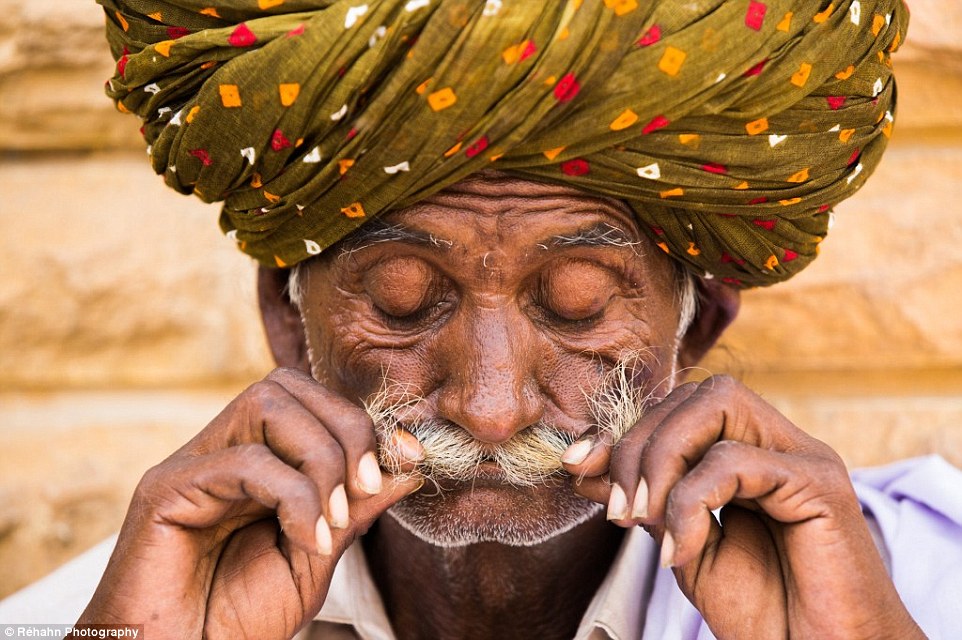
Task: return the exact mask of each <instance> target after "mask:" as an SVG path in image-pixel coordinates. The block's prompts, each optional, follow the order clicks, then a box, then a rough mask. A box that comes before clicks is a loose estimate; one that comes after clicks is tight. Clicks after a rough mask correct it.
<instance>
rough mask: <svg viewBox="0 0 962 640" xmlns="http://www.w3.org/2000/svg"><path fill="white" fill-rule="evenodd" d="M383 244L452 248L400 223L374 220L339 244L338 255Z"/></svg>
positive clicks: (440, 240) (429, 234)
mask: <svg viewBox="0 0 962 640" xmlns="http://www.w3.org/2000/svg"><path fill="white" fill-rule="evenodd" d="M385 242H402V243H404V244H410V245H415V246H421V247H435V248H437V249H442V250H447V249H450V248H451V247H452V246H454V242H452V241H451V240H446V239H444V238H438V237H437V236H435V235H434V234H432V233H426V232H424V231H420V230H418V229H412V228H410V227H407V226H405V225H403V224H400V223H393V224H392V223H389V222H385V221H384V220H381V219H380V218H375V219H374V220H372V221H370V222H368V223H367V224H366V225H364V226H363V227H361V228H360V229H358V230H357V231H355V232H354V233H352V234H351V235H350V236H348V237H347V238H345V239H344V240H343V241H342V242H341V246H340V255H342V256H343V255H350V254H352V253H354V252H355V251H360V250H361V249H366V248H368V247H370V246H373V245H376V244H382V243H385Z"/></svg>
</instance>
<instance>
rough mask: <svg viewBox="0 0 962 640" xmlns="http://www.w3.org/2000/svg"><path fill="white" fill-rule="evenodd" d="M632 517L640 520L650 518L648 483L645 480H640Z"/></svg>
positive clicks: (632, 506)
mask: <svg viewBox="0 0 962 640" xmlns="http://www.w3.org/2000/svg"><path fill="white" fill-rule="evenodd" d="M631 517H632V518H637V519H639V520H642V519H644V518H647V517H648V483H647V482H645V479H644V478H641V479H640V480H638V488H637V489H636V490H635V499H634V501H633V502H632V503H631Z"/></svg>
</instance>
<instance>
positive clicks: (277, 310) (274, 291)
mask: <svg viewBox="0 0 962 640" xmlns="http://www.w3.org/2000/svg"><path fill="white" fill-rule="evenodd" d="M290 273H291V272H290V270H289V269H271V268H269V267H258V269H257V302H258V304H259V306H260V309H261V321H262V322H263V323H264V331H265V332H266V333H267V344H268V345H269V346H270V348H271V353H272V354H273V355H274V362H276V363H277V366H279V367H293V368H296V369H300V370H302V371H305V372H307V373H310V370H311V365H310V361H309V359H308V357H307V340H306V338H305V337H304V325H303V324H302V323H301V314H300V312H299V311H298V310H297V307H295V306H294V303H293V302H291V297H290V295H288V291H287V282H288V278H289V277H290Z"/></svg>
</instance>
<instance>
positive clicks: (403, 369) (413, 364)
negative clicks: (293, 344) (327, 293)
mask: <svg viewBox="0 0 962 640" xmlns="http://www.w3.org/2000/svg"><path fill="white" fill-rule="evenodd" d="M367 306H368V305H367V303H366V302H364V301H362V300H361V299H359V298H354V297H351V296H347V297H344V296H341V297H340V298H339V302H338V305H337V306H336V307H335V306H332V307H330V308H328V309H326V310H322V311H321V312H320V313H318V314H317V316H318V317H317V318H316V319H312V320H315V321H313V322H309V324H310V325H311V326H312V327H314V330H313V331H311V332H309V343H310V344H311V346H312V351H313V355H314V358H315V361H316V362H317V363H318V364H319V366H320V367H321V368H322V369H323V371H322V372H321V373H323V374H324V378H325V381H326V382H328V384H330V386H331V387H332V388H334V389H335V390H337V391H339V392H340V393H342V394H343V395H345V396H348V397H351V398H360V397H366V396H368V395H370V394H372V393H374V392H376V391H377V390H378V389H379V388H380V386H381V384H382V381H383V380H384V379H385V378H388V379H390V380H395V381H404V382H406V383H409V384H415V385H417V386H419V387H420V386H422V384H424V383H423V382H422V381H423V380H424V379H425V372H426V371H427V370H429V368H430V367H429V366H428V365H427V364H426V363H425V358H424V355H423V352H424V347H423V344H421V343H420V342H419V341H416V340H415V341H406V342H404V343H399V342H398V340H397V339H394V338H393V337H391V339H389V337H390V336H388V335H387V334H386V333H385V331H384V328H383V326H382V325H380V324H379V323H378V322H377V321H376V320H374V319H372V318H371V317H370V316H369V314H368V313H367V311H368V310H367ZM322 315H323V318H321V317H320V316H322Z"/></svg>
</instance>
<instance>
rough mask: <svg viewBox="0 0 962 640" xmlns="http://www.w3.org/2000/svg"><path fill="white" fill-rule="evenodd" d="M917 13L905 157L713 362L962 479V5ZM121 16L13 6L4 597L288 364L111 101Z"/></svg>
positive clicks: (4, 102) (907, 59)
mask: <svg viewBox="0 0 962 640" xmlns="http://www.w3.org/2000/svg"><path fill="white" fill-rule="evenodd" d="M911 6H912V10H913V16H912V25H911V32H910V37H909V44H908V45H907V46H906V47H905V48H904V50H903V52H902V53H901V54H900V55H899V56H897V58H896V64H897V71H898V73H899V78H900V97H901V106H900V113H899V122H898V125H897V127H896V133H895V136H894V139H893V143H892V147H891V150H890V153H889V155H888V157H887V158H886V160H885V161H884V162H883V164H882V166H881V168H880V169H879V171H878V173H877V175H876V177H875V178H874V179H873V180H872V181H870V182H869V185H868V186H867V187H866V188H865V189H864V190H863V191H862V192H861V193H859V194H858V195H857V196H856V197H855V198H853V199H852V200H851V201H849V202H847V203H845V204H843V205H842V206H840V207H839V209H838V211H837V216H836V225H835V228H834V229H833V231H832V233H831V234H830V236H829V238H828V240H826V242H825V243H824V246H823V252H822V256H821V257H820V258H819V260H818V261H816V263H815V264H814V265H813V266H812V267H811V268H810V269H809V270H807V271H806V272H805V273H803V274H802V275H801V276H799V277H798V278H796V279H795V280H793V281H791V282H789V283H787V284H785V285H781V286H779V287H776V288H774V289H769V290H758V291H750V292H747V293H746V294H745V296H744V305H743V310H742V314H741V317H740V318H739V320H738V322H737V323H736V325H735V326H734V327H733V328H732V329H731V331H730V332H729V334H728V335H727V336H726V337H725V339H724V340H723V342H722V344H720V345H719V347H718V348H717V349H716V350H715V351H714V352H713V353H712V354H711V356H710V357H709V359H708V361H707V362H706V363H705V368H706V370H711V371H730V372H732V373H734V374H735V375H738V376H739V377H741V378H743V379H745V380H746V381H747V382H748V383H749V384H750V385H752V386H753V387H754V388H755V389H757V390H758V391H759V392H761V393H762V394H763V395H764V396H765V397H766V398H767V399H769V400H770V401H771V402H773V403H774V404H775V405H776V406H778V407H779V408H780V409H781V410H782V411H784V412H785V413H786V415H788V416H789V417H790V418H792V419H793V420H794V421H795V422H796V423H797V424H799V425H800V426H802V427H804V428H806V429H808V430H809V431H811V432H813V433H815V434H816V435H817V436H819V437H821V438H823V439H825V440H827V441H828V442H830V443H831V444H833V445H834V446H835V447H836V448H838V450H839V451H840V452H841V453H842V455H843V456H844V457H845V459H846V460H847V461H848V462H849V463H850V464H851V465H869V464H878V463H883V462H886V461H890V460H893V459H897V458H901V457H906V456H911V455H918V454H923V453H928V452H938V453H941V454H942V455H944V456H945V457H947V458H948V459H950V460H952V461H953V462H955V463H956V464H959V465H962V251H960V250H959V247H962V4H959V3H958V2H957V1H956V0H914V1H912V2H911ZM102 22H103V18H102V13H101V9H100V8H99V7H98V6H96V5H95V4H94V3H93V2H91V1H85V2H75V1H70V2H63V0H32V2H21V1H17V2H14V1H13V0H0V195H2V197H0V228H2V229H3V230H4V232H3V233H2V234H0V276H2V277H0V597H2V596H3V595H5V594H7V593H10V592H12V591H14V590H16V589H17V588H19V587H20V586H22V585H24V584H26V583H28V582H29V581H31V580H33V579H35V578H37V577H39V576H41V575H43V574H44V573H46V572H48V571H50V570H51V569H53V568H55V567H56V566H58V565H59V564H61V563H62V562H63V561H65V560H66V559H68V558H69V557H72V556H73V555H76V554H77V553H79V552H80V551H82V550H83V549H85V548H86V547H88V546H90V545H91V544H93V543H94V542H96V541H97V540H99V539H100V538H102V537H104V536H106V535H107V534H108V533H110V532H112V531H114V530H116V528H117V527H118V526H119V524H120V522H121V519H122V517H123V513H124V511H125V508H126V503H127V500H128V499H129V495H130V492H131V491H132V489H133V487H134V485H135V484H136V482H137V480H138V479H139V477H140V475H141V474H142V473H143V471H144V470H145V469H146V468H147V467H149V466H151V465H152V464H155V463H156V462H158V461H160V460H161V459H163V457H164V456H166V455H168V454H169V453H170V452H171V451H173V450H174V449H175V448H176V447H177V446H179V445H180V444H181V443H183V442H185V441H186V440H187V439H188V438H189V437H190V436H191V435H192V434H193V433H194V432H196V431H197V430H198V429H200V428H202V427H203V426H204V425H205V424H206V423H207V422H208V421H209V420H210V419H211V418H212V417H213V416H214V415H216V413H217V412H218V411H219V410H220V409H221V408H222V407H223V406H224V404H225V403H226V402H227V401H228V400H229V399H230V398H231V397H232V396H233V395H235V394H236V393H237V392H239V391H240V390H241V389H243V387H244V386H246V385H247V384H249V383H250V382H252V381H254V380H256V379H258V378H260V377H262V376H263V375H264V374H265V373H266V372H267V371H268V370H269V369H270V366H271V365H270V360H269V357H268V355H267V351H266V349H265V346H264V343H263V338H262V335H261V332H260V328H259V325H258V319H257V314H256V308H255V303H254V298H253V287H252V283H253V274H254V267H253V265H252V264H251V262H250V261H249V260H248V259H247V258H245V257H243V256H242V255H240V254H239V253H237V252H236V251H235V249H234V248H233V247H232V246H231V243H230V242H228V241H227V240H225V239H224V238H223V237H222V236H221V235H220V233H219V231H218V230H217V227H216V216H217V209H216V207H211V206H206V205H203V204H201V203H200V202H199V201H196V200H194V199H189V198H185V197H182V196H179V195H176V194H174V193H172V192H169V191H168V190H167V189H166V188H165V187H164V186H163V185H162V183H161V181H160V178H158V177H156V176H154V175H153V173H152V172H151V171H150V169H149V167H148V165H147V161H146V158H145V157H144V147H143V143H142V141H141V140H140V137H139V135H138V134H137V128H138V126H139V125H138V123H137V122H136V120H135V119H134V118H132V117H129V116H120V115H118V114H117V113H116V112H115V111H114V109H113V107H112V105H111V104H110V103H109V102H108V101H107V100H106V99H105V98H104V97H103V93H102V85H103V82H104V80H105V79H106V78H107V77H109V76H110V74H111V67H112V61H111V60H110V59H109V55H108V54H107V50H106V46H105V45H104V43H103V41H102V40H103V39H102V34H101V32H102ZM696 375H697V374H696Z"/></svg>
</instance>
